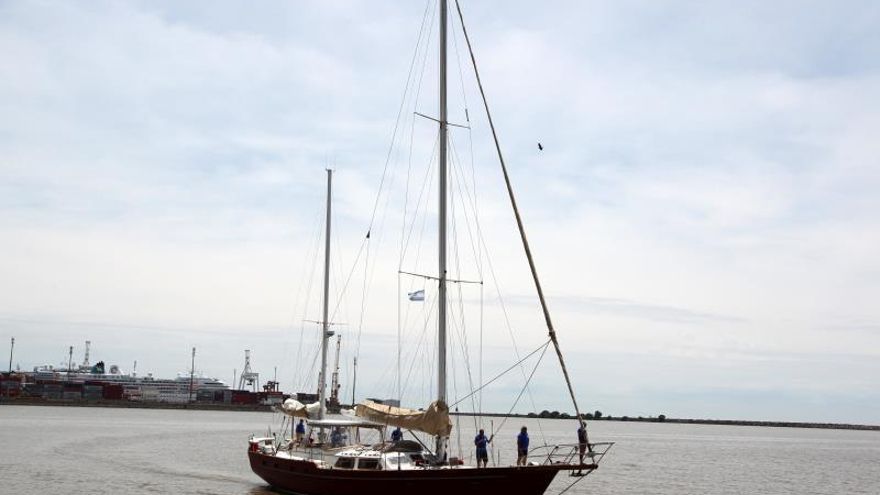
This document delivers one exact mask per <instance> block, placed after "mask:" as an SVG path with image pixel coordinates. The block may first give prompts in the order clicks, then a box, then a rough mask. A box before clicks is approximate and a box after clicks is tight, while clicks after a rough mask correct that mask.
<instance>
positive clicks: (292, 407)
mask: <svg viewBox="0 0 880 495" xmlns="http://www.w3.org/2000/svg"><path fill="white" fill-rule="evenodd" d="M320 410H321V406H320V404H319V403H317V402H315V403H312V404H303V403H302V402H300V401H298V400H295V399H287V400H286V401H284V404H282V405H281V412H283V413H284V414H286V415H288V416H292V417H294V418H306V419H309V418H317V417H318V413H319V412H320Z"/></svg>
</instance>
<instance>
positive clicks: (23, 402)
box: [0, 397, 880, 431]
mask: <svg viewBox="0 0 880 495" xmlns="http://www.w3.org/2000/svg"><path fill="white" fill-rule="evenodd" d="M6 405H12V406H52V407H105V408H119V409H172V410H192V411H246V412H271V411H273V407H272V406H268V405H262V404H208V403H198V402H194V403H188V404H179V403H170V402H133V401H83V400H45V399H30V398H8V397H2V398H0V406H6ZM450 414H451V415H453V416H492V417H501V418H523V419H550V420H557V419H562V420H566V419H567V420H573V419H575V418H574V417H573V416H567V417H556V418H553V417H544V418H542V417H538V416H536V415H534V414H532V415H529V414H497V413H463V412H452V413H450ZM587 421H590V422H594V421H619V422H625V423H672V424H694V425H714V426H761V427H772V428H813V429H824V430H856V431H880V425H858V424H847V423H808V422H797V421H748V420H736V419H691V418H663V419H660V418H645V417H635V418H634V417H629V416H615V417H610V416H603V417H602V418H601V419H589V418H588V419H587Z"/></svg>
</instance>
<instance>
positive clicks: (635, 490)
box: [0, 405, 880, 495]
mask: <svg viewBox="0 0 880 495" xmlns="http://www.w3.org/2000/svg"><path fill="white" fill-rule="evenodd" d="M278 421H279V418H278V416H277V415H275V414H272V413H259V412H233V411H228V412H227V411H181V410H148V409H104V408H79V407H39V406H8V405H3V406H0V494H4V495H5V494H10V495H12V494H16V495H18V494H22V495H31V494H34V495H36V494H59V495H61V494H64V495H69V494H79V493H87V494H133V495H138V494H155V493H166V494H248V495H257V494H270V493H273V492H272V491H271V490H269V489H268V487H267V486H266V485H265V483H263V482H262V480H260V479H259V478H258V477H257V476H256V475H254V474H253V473H251V470H250V467H249V466H248V463H247V455H246V448H247V438H248V436H249V435H250V434H251V433H257V434H262V433H264V432H266V431H267V428H269V427H273V428H275V427H277V425H278ZM459 421H460V422H461V426H462V428H463V429H464V428H465V426H466V425H467V430H468V431H469V430H471V429H473V419H471V418H460V419H459ZM492 421H493V420H491V419H488V418H485V419H484V423H485V427H486V429H487V430H489V427H490V425H491V424H492ZM501 422H502V420H501V419H500V418H495V419H494V425H495V426H496V427H497V426H498V425H500V423H501ZM521 425H526V426H528V427H529V431H530V435H531V439H532V445H533V446H534V445H537V444H539V443H541V442H542V438H543V439H546V441H547V442H548V443H555V442H565V443H573V442H574V441H575V439H576V433H575V430H576V428H577V427H576V424H575V422H574V421H569V420H544V421H542V422H541V423H540V427H539V425H538V424H537V423H536V422H535V421H534V420H522V419H517V418H513V419H510V420H508V422H507V424H506V426H505V431H503V432H502V433H500V434H499V436H498V437H497V438H496V441H495V443H496V444H497V445H496V448H498V449H499V451H500V452H499V453H500V455H501V458H502V461H503V462H505V463H507V462H510V461H511V460H512V457H511V456H512V452H511V451H512V447H513V444H514V437H515V435H516V433H517V430H518V429H519V426H521ZM589 427H590V435H591V438H590V439H591V441H594V442H600V441H614V442H617V444H616V445H615V446H614V448H613V449H612V450H611V451H610V453H609V454H608V455H607V456H606V457H605V459H604V460H603V461H602V464H601V467H600V468H599V469H598V470H597V471H596V472H595V473H593V474H592V475H590V476H588V477H586V478H585V479H584V480H583V481H582V482H580V483H578V484H577V485H575V486H574V487H573V488H572V489H571V490H570V491H568V492H567V493H571V494H588V493H589V494H599V495H611V494H615V495H629V494H632V495H637V494H638V495H641V494H658V495H667V494H668V495H673V494H675V495H681V494H737V495H752V494H798V495H804V494H829V495H832V494H833V495H844V494H870V495H878V494H880V432H871V431H867V432H861V431H839V430H808V429H794V428H759V427H748V426H704V425H674V424H656V423H623V422H616V421H610V422H608V421H599V422H591V423H590V424H589ZM468 436H470V433H468ZM507 437H510V438H509V439H508V438H507ZM468 443H469V442H468V441H465V440H463V441H462V444H463V446H466V445H467V444H468ZM457 444H458V442H457V441H455V440H453V453H454V454H457V453H458V448H457ZM463 450H464V457H465V458H467V457H468V456H472V455H473V454H472V452H471V450H470V449H467V448H465V449H463ZM574 479H575V478H569V477H568V476H566V475H565V474H564V473H563V474H560V475H559V476H557V479H556V481H554V483H553V485H551V487H550V489H549V490H548V491H547V493H548V494H553V493H559V492H560V491H561V490H562V489H564V488H565V487H566V486H567V485H568V484H569V483H570V482H571V481H573V480H574Z"/></svg>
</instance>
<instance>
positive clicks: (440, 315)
mask: <svg viewBox="0 0 880 495" xmlns="http://www.w3.org/2000/svg"><path fill="white" fill-rule="evenodd" d="M446 131H447V126H446V0H440V153H439V155H438V160H439V167H438V168H439V169H440V179H439V181H438V183H439V187H440V192H439V200H440V205H439V218H438V224H439V225H438V234H439V235H438V237H439V255H438V265H439V266H438V271H439V273H438V275H437V278H438V280H439V288H438V298H439V300H438V302H437V308H438V312H437V327H438V329H437V401H438V402H443V403H445V402H446V177H447V171H446V145H447V138H446ZM445 451H446V438H444V437H437V451H436V453H437V458H438V460H439V461H443V458H444V457H445V453H446V452H445Z"/></svg>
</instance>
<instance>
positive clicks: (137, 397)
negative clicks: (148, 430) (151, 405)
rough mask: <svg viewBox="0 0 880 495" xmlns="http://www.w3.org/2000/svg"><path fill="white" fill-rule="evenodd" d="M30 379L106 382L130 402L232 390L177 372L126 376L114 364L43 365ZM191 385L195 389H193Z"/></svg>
mask: <svg viewBox="0 0 880 495" xmlns="http://www.w3.org/2000/svg"><path fill="white" fill-rule="evenodd" d="M31 380H32V381H34V382H37V383H52V382H54V383H58V382H61V383H65V384H82V385H89V384H90V383H103V384H114V385H121V386H122V387H123V395H124V397H125V398H126V399H128V400H133V401H151V402H169V403H186V402H190V401H192V400H193V399H196V397H197V396H202V397H204V396H205V395H210V396H212V397H213V396H214V394H215V392H221V393H222V392H223V391H224V390H230V389H229V386H227V385H226V384H225V383H223V381H221V380H218V379H217V378H211V377H206V376H204V375H202V374H195V375H193V376H192V378H190V374H189V373H178V374H177V377H176V378H155V377H153V374H152V373H148V374H146V375H144V376H138V375H137V373H134V372H132V373H125V372H123V371H122V370H121V369H120V368H119V366H117V365H115V364H114V365H111V366H110V367H109V369H105V365H104V362H103V361H99V362H98V363H97V364H95V365H94V366H88V365H87V364H84V365H79V366H71V367H70V369H68V368H67V367H54V366H52V365H42V366H37V367H35V368H34V371H33V373H32V374H31ZM190 386H192V390H190Z"/></svg>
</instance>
